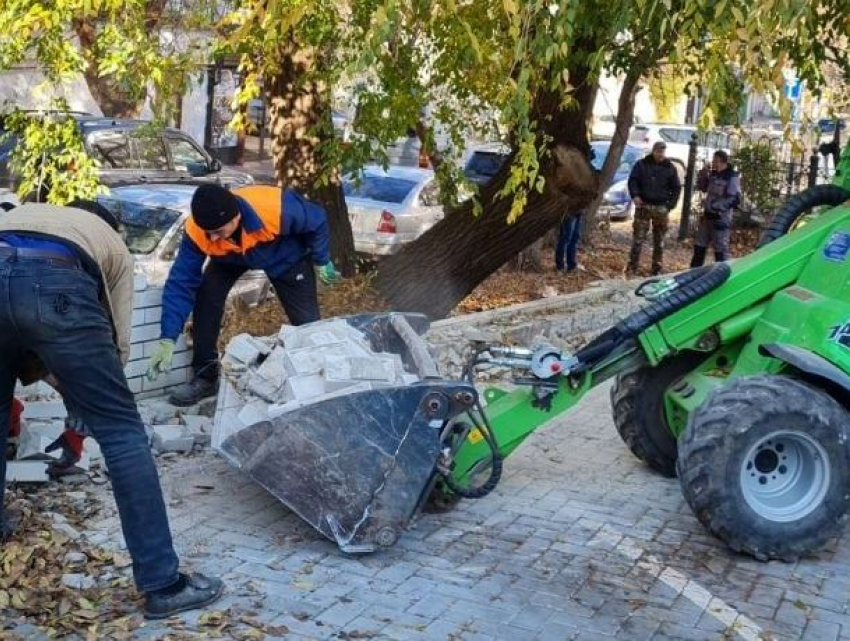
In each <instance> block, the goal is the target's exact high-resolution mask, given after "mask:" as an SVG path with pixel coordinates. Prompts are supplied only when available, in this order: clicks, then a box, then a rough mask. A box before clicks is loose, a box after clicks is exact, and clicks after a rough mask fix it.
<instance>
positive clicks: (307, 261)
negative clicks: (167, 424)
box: [148, 184, 339, 407]
mask: <svg viewBox="0 0 850 641" xmlns="http://www.w3.org/2000/svg"><path fill="white" fill-rule="evenodd" d="M329 243H330V239H329V234H328V222H327V216H326V214H325V211H324V210H323V209H322V208H321V207H320V206H318V205H316V204H315V203H313V202H311V201H309V200H307V199H305V198H304V197H302V196H300V195H299V194H297V193H296V192H294V191H292V190H291V189H286V190H283V189H280V188H279V187H272V186H268V185H255V186H251V187H243V188H241V189H237V190H234V191H233V192H230V191H228V190H227V189H225V188H224V187H221V186H220V185H215V184H209V185H202V186H200V187H198V189H197V190H196V191H195V194H194V196H193V198H192V216H191V218H190V219H189V220H188V221H187V222H186V233H185V235H184V237H183V241H182V244H181V245H180V251H179V252H178V254H177V260H175V262H174V265H173V266H172V268H171V272H170V273H169V275H168V280H167V281H166V283H165V291H164V292H163V296H162V320H161V322H160V326H161V330H160V344H159V347H158V348H157V350H156V352H155V353H154V354H153V356H152V357H151V360H150V365H149V368H148V378H149V379H151V380H154V379H156V378H157V377H158V376H159V374H160V373H163V372H167V371H168V370H170V369H171V361H172V358H173V356H174V348H175V343H176V341H177V338H178V337H179V336H180V333H181V332H182V331H183V326H184V325H185V323H186V319H187V318H188V317H189V313H190V312H192V318H193V327H194V335H193V336H194V345H193V350H194V356H193V360H192V367H193V369H194V373H195V376H194V378H193V379H192V381H190V382H189V383H187V384H185V385H182V386H180V387H178V388H177V389H176V390H175V391H174V393H173V394H172V396H171V398H170V399H169V400H170V401H171V402H172V403H173V404H174V405H178V406H181V407H185V406H189V405H194V404H195V403H198V402H199V401H200V400H202V399H204V398H207V397H209V396H214V395H215V394H216V393H217V392H218V378H219V365H218V350H217V347H216V344H217V343H218V336H219V333H220V331H221V319H222V316H223V314H224V306H225V301H226V300H227V295H228V293H229V292H230V290H231V288H232V287H233V285H234V284H235V283H236V281H237V280H238V279H239V277H240V276H242V275H243V274H244V273H245V272H246V271H248V270H249V269H261V270H263V271H264V272H266V275H267V276H268V277H269V280H271V282H272V285H273V286H274V290H275V293H276V294H277V296H278V298H279V299H280V302H281V304H282V305H283V309H284V310H285V311H286V315H287V316H288V317H289V322H290V323H292V324H293V325H303V324H305V323H311V322H313V321H316V320H319V300H318V292H317V291H316V277H315V274H314V272H313V266H316V267H318V274H319V279H320V280H321V281H322V282H323V283H325V284H332V283H335V282H337V281H338V280H339V275H338V274H337V272H336V270H335V269H334V266H333V263H332V262H331V259H330V251H329ZM207 258H209V259H210V260H209V263H208V265H207V267H206V269H204V263H205V262H206V260H207Z"/></svg>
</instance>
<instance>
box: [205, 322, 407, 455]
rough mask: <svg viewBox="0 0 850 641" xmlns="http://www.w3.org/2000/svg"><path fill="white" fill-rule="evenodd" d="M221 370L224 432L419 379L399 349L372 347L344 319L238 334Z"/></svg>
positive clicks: (221, 427)
mask: <svg viewBox="0 0 850 641" xmlns="http://www.w3.org/2000/svg"><path fill="white" fill-rule="evenodd" d="M222 370H223V372H224V376H225V379H226V383H225V385H226V389H225V391H224V394H222V395H221V397H220V399H219V406H218V408H217V411H216V427H215V430H216V431H217V432H220V431H221V430H224V432H226V435H230V434H232V433H234V432H237V431H239V430H240V429H242V428H244V427H248V426H250V425H254V424H256V423H259V422H260V421H263V420H268V419H273V418H276V417H278V416H281V415H283V414H285V413H286V412H289V411H292V410H294V409H298V408H300V407H304V406H305V405H309V404H313V403H318V402H321V401H324V400H328V399H331V398H335V397H338V396H342V395H347V394H353V393H357V392H364V391H368V390H373V389H377V388H381V387H395V386H402V385H411V384H413V383H415V382H417V381H418V380H419V377H418V376H417V375H415V374H412V373H410V372H408V371H407V370H406V369H405V367H404V364H403V363H402V359H401V357H400V356H399V355H398V354H392V353H385V352H376V351H375V350H374V349H372V346H371V345H370V343H369V340H368V339H367V337H366V336H365V335H364V334H363V333H362V332H360V331H359V330H357V329H355V328H354V327H352V326H351V325H349V324H348V323H347V322H346V321H345V320H342V319H332V320H327V321H318V322H316V323H310V324H309V325H302V326H300V327H293V326H290V325H284V326H283V327H282V328H281V330H280V333H279V334H278V335H277V336H272V337H265V338H256V337H253V336H250V335H248V334H239V335H238V336H235V337H234V338H233V339H232V340H231V341H230V343H229V344H228V346H227V349H226V352H225V355H224V358H223V359H222ZM225 437H226V436H221V437H219V438H214V443H213V445H214V446H218V445H219V444H220V443H221V442H222V441H223V440H224V438H225Z"/></svg>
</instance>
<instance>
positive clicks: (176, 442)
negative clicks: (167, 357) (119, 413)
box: [6, 383, 212, 483]
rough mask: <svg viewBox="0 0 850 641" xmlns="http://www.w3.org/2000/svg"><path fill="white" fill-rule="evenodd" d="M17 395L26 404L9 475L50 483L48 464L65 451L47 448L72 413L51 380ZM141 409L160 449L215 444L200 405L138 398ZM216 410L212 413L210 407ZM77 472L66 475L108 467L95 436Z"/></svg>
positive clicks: (158, 451) (184, 449)
mask: <svg viewBox="0 0 850 641" xmlns="http://www.w3.org/2000/svg"><path fill="white" fill-rule="evenodd" d="M16 396H17V397H18V398H19V399H20V400H21V401H23V403H24V412H23V415H22V417H21V419H22V421H21V433H20V435H19V436H18V437H17V438H16V439H11V443H10V445H11V448H10V450H9V451H8V452H7V459H11V460H7V464H6V480H7V481H15V482H18V483H45V482H47V481H48V480H49V479H48V476H47V463H49V462H50V461H51V460H54V459H58V458H59V457H60V456H61V449H57V450H54V451H53V452H49V453H48V452H46V451H45V450H46V449H47V447H48V446H49V445H50V444H51V443H52V442H53V441H55V440H56V439H57V438H59V437H60V436H61V435H62V432H63V431H64V429H65V421H66V417H67V412H66V409H65V405H64V403H63V402H62V397H61V396H60V395H59V394H58V392H56V391H55V390H54V389H53V388H52V387H50V386H49V385H47V384H46V383H37V384H35V385H31V386H29V387H26V388H20V389H19V390H18V391H17V393H16ZM138 408H139V414H140V415H141V417H142V421H143V422H144V424H145V430H146V433H147V436H148V440H149V442H150V444H151V447H152V449H153V451H154V453H156V454H168V453H171V452H177V453H181V454H188V453H190V452H192V451H193V450H195V449H198V448H202V447H205V446H207V445H209V443H210V435H211V433H212V420H211V419H210V418H209V417H208V416H203V415H199V412H200V411H201V409H199V408H189V409H188V410H186V409H183V410H181V409H180V408H177V407H175V406H173V405H171V404H169V403H166V402H165V401H163V400H160V399H152V400H143V401H140V402H139V403H138ZM210 413H211V412H210ZM76 467H77V468H78V474H76V475H69V476H66V477H63V480H64V481H65V482H69V483H74V482H78V481H82V480H84V479H85V478H86V477H87V476H88V475H92V474H99V473H100V472H101V471H106V465H105V462H104V460H103V454H102V453H101V451H100V447H99V446H98V444H97V441H95V440H94V439H93V438H86V439H85V441H84V442H83V457H82V459H81V460H80V461H79V462H78V463H77V465H76Z"/></svg>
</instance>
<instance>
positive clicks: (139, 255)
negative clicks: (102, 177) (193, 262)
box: [98, 183, 271, 305]
mask: <svg viewBox="0 0 850 641" xmlns="http://www.w3.org/2000/svg"><path fill="white" fill-rule="evenodd" d="M196 188H197V183H196V184H180V183H157V184H148V185H145V184H138V185H126V186H120V187H113V188H112V189H111V190H110V193H109V195H107V196H100V197H98V201H99V202H100V203H101V204H103V205H104V206H105V207H106V208H107V209H109V210H110V211H111V212H112V213H113V214H115V215H116V216H117V217H118V219H119V220H120V221H121V223H122V224H123V225H124V229H125V235H126V242H127V247H128V248H129V249H130V253H132V254H133V257H134V258H135V260H136V271H137V272H140V273H143V274H144V275H145V276H146V277H147V279H148V282H149V283H151V284H154V285H163V284H164V283H165V280H166V278H167V277H168V272H169V270H170V269H171V265H172V264H173V263H174V259H175V257H176V255H177V250H178V248H179V247H180V241H181V240H182V239H183V227H184V225H185V223H186V219H187V218H188V217H189V214H190V205H191V202H192V195H193V194H194V193H195V189H196ZM270 286H271V284H270V283H269V281H268V279H267V278H266V275H265V274H264V273H263V272H256V271H249V272H246V274H245V275H244V276H242V278H240V279H239V281H238V282H237V283H236V285H235V286H234V287H233V290H231V293H230V295H231V298H230V300H235V299H239V300H240V301H241V302H242V303H244V304H247V305H254V304H256V303H259V302H261V301H262V300H264V299H265V298H266V296H267V295H268V292H269V291H270Z"/></svg>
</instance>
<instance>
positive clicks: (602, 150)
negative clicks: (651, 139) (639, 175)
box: [591, 141, 646, 220]
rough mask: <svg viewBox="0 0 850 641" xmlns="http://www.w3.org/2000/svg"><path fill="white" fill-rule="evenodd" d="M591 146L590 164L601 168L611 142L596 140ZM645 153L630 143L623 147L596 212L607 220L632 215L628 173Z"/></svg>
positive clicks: (623, 218) (620, 218) (622, 218)
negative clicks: (617, 164) (591, 158)
mask: <svg viewBox="0 0 850 641" xmlns="http://www.w3.org/2000/svg"><path fill="white" fill-rule="evenodd" d="M591 147H592V148H593V156H594V157H593V160H592V161H591V164H592V165H593V166H594V167H595V168H596V169H599V170H601V169H602V164H603V163H604V162H605V158H607V157H608V151H609V149H610V148H611V143H610V142H607V141H598V142H594V143H591ZM645 155H646V154H645V153H644V152H643V150H641V149H639V148H637V147H634V146H632V145H626V146H625V147H624V148H623V155H622V156H621V157H620V164H619V166H618V167H617V169H616V171H615V172H614V177H613V178H612V179H611V185H610V186H609V187H608V189H606V190H605V194H604V195H603V196H602V203H601V204H600V205H599V212H598V213H599V215H600V216H604V217H607V218H608V219H609V220H628V219H629V218H631V217H632V215H633V214H634V203H632V198H631V196H630V195H629V184H628V183H629V174H631V173H632V168H633V167H634V166H635V163H636V162H637V161H638V160H640V159H641V158H643V157H644V156H645Z"/></svg>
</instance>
